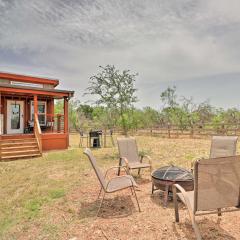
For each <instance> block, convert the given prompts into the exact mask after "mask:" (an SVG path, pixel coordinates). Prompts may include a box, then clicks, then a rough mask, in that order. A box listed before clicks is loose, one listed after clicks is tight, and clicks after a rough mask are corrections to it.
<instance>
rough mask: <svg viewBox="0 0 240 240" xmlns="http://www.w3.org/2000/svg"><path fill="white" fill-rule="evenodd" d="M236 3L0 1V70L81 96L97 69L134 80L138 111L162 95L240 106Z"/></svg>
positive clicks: (239, 21)
mask: <svg viewBox="0 0 240 240" xmlns="http://www.w3.org/2000/svg"><path fill="white" fill-rule="evenodd" d="M239 12H240V1H239V0H227V1H226V0H78V1H77V0H51V1H50V0H41V1H39V0H30V1H29V0H0V71H3V72H13V73H20V74H21V73H22V74H27V75H36V76H45V77H50V78H57V79H60V81H61V85H60V87H59V88H63V89H70V90H74V91H75V96H76V98H78V99H80V100H81V102H85V101H87V100H91V96H88V97H87V96H84V97H83V93H84V92H85V89H86V88H87V87H88V85H89V78H90V77H91V76H92V75H94V74H96V73H97V72H98V71H99V66H100V65H101V66H105V65H107V64H111V65H113V64H114V65H115V66H116V67H117V68H118V69H120V70H124V69H129V70H131V71H132V72H133V73H135V72H137V73H138V74H139V75H138V77H137V81H136V87H137V89H138V92H137V96H138V99H139V101H138V103H137V105H136V106H137V107H144V106H152V107H154V108H156V109H158V108H160V106H161V103H160V94H161V92H162V91H164V90H165V89H166V88H167V87H168V86H174V85H175V86H176V87H177V93H178V95H179V97H180V96H182V95H184V96H186V97H190V96H193V98H194V100H195V102H202V101H204V100H206V99H208V100H209V101H210V103H212V104H213V105H215V106H217V107H223V108H228V107H240V95H239V92H240V44H239V43H240V14H239Z"/></svg>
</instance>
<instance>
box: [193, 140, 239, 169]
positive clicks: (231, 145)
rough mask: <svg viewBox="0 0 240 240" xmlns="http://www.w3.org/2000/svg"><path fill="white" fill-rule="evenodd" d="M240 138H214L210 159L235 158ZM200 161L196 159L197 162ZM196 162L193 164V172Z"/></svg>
mask: <svg viewBox="0 0 240 240" xmlns="http://www.w3.org/2000/svg"><path fill="white" fill-rule="evenodd" d="M237 141H238V136H213V137H212V141H211V148H210V156H209V158H218V157H230V156H235V155H236V151H237ZM196 160H198V159H195V161H196ZM193 165H194V161H192V162H191V171H192V172H193Z"/></svg>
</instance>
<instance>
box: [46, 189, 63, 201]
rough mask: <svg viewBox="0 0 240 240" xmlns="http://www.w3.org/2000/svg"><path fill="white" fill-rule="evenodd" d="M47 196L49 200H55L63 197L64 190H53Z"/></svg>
mask: <svg viewBox="0 0 240 240" xmlns="http://www.w3.org/2000/svg"><path fill="white" fill-rule="evenodd" d="M49 196H50V198H51V199H57V198H61V197H64V196H65V191H64V189H54V190H51V191H50V192H49Z"/></svg>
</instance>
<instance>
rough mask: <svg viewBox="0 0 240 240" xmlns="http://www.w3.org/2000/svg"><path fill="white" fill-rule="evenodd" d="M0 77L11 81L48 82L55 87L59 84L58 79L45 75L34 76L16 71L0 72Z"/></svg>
mask: <svg viewBox="0 0 240 240" xmlns="http://www.w3.org/2000/svg"><path fill="white" fill-rule="evenodd" d="M0 78H3V79H7V80H11V81H19V82H26V83H36V84H50V85H53V86H54V87H56V86H57V85H58V84H59V80H58V79H51V78H46V77H36V76H30V75H22V74H16V73H8V72H0Z"/></svg>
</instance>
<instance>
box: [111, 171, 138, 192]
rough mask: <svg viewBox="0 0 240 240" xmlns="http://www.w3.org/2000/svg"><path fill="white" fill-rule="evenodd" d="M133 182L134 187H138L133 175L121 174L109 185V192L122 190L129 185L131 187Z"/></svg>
mask: <svg viewBox="0 0 240 240" xmlns="http://www.w3.org/2000/svg"><path fill="white" fill-rule="evenodd" d="M132 184H133V186H134V187H137V184H136V182H135V180H134V179H133V177H132V176H126V175H125V176H120V177H115V178H113V179H112V180H111V181H110V182H109V184H108V186H107V192H115V191H118V190H122V189H125V188H128V187H131V186H132Z"/></svg>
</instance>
